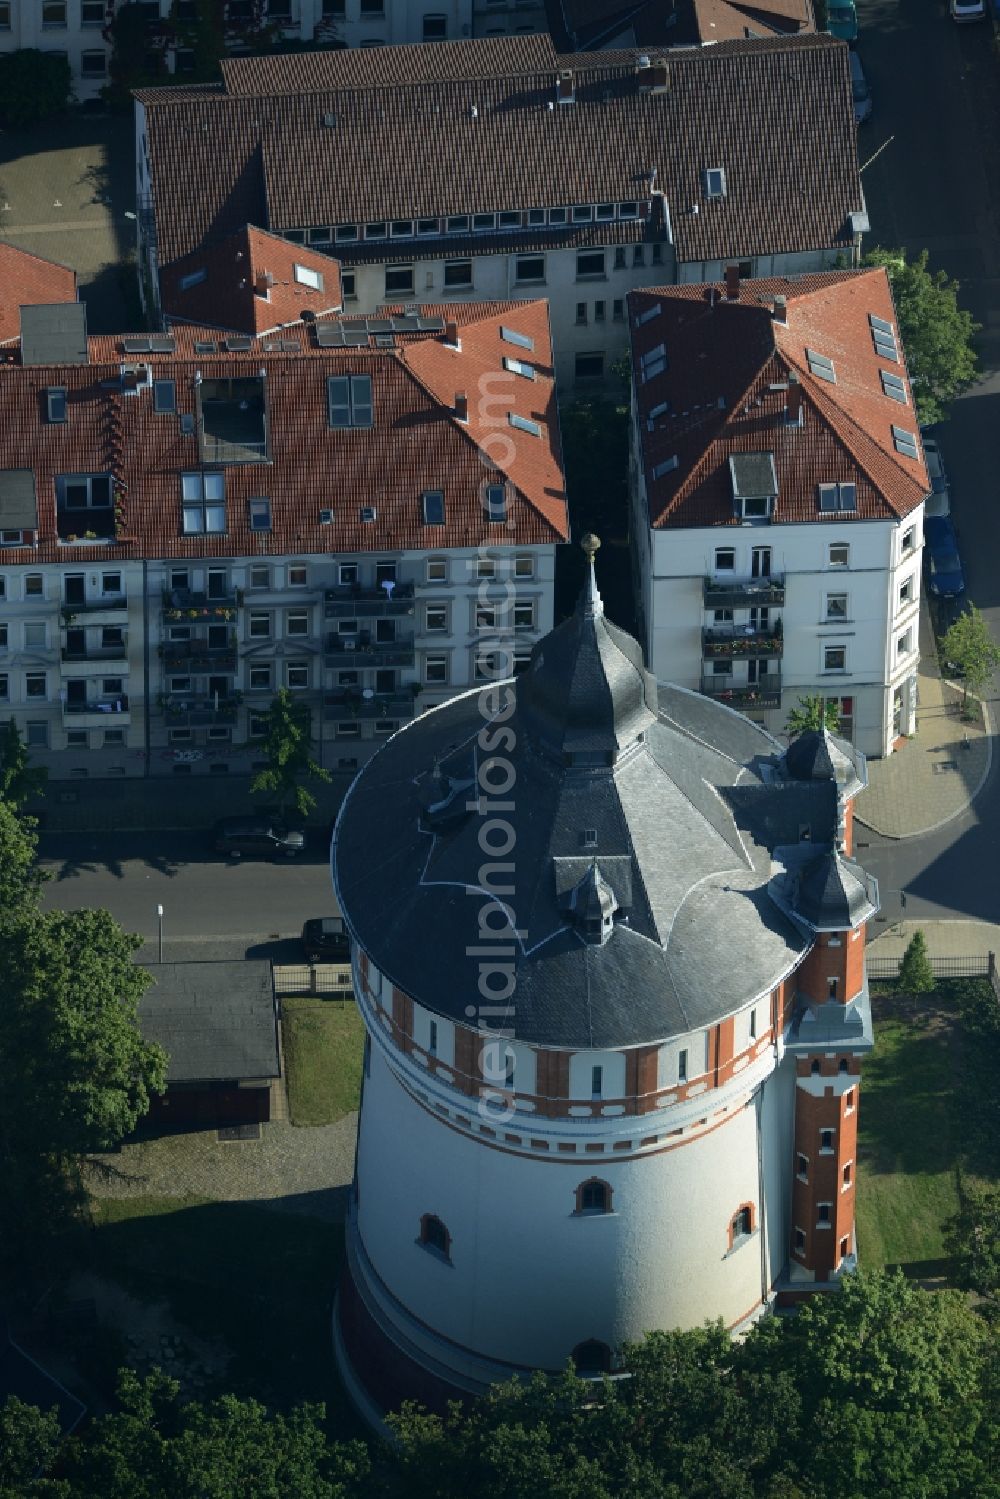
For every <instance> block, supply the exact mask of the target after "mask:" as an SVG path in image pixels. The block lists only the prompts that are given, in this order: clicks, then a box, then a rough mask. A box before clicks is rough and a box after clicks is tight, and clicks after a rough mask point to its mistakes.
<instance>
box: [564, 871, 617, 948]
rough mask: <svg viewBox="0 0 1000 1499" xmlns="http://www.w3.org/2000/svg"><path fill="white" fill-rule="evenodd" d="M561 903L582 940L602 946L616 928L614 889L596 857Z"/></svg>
mask: <svg viewBox="0 0 1000 1499" xmlns="http://www.w3.org/2000/svg"><path fill="white" fill-rule="evenodd" d="M560 905H562V906H563V907H564V909H565V910H567V911H568V912H569V913H570V917H571V920H572V921H573V924H574V926H575V928H576V930H577V932H578V934H579V935H580V936H581V937H582V938H583V940H584V942H589V943H591V944H592V945H594V946H595V947H603V946H604V944H605V943H606V942H607V941H608V939H609V938H610V937H611V934H612V933H613V931H614V929H615V912H616V911H617V910H618V901H617V899H616V897H615V892H614V891H613V890H612V888H611V886H610V885H609V884H608V882H607V880H606V879H605V878H604V876H603V875H602V874H601V869H600V865H599V864H598V862H597V860H596V859H594V860H593V862H592V863H591V864H590V866H589V868H588V869H587V871H586V873H585V874H584V875H583V876H582V878H581V879H580V880H579V881H578V882H577V883H576V884H575V885H574V886H573V887H572V889H571V890H567V892H566V894H565V895H564V896H563V897H562V899H561V901H560Z"/></svg>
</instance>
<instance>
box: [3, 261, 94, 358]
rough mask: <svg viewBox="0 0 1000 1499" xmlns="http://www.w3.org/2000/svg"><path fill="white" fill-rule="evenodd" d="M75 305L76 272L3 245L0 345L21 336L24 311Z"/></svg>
mask: <svg viewBox="0 0 1000 1499" xmlns="http://www.w3.org/2000/svg"><path fill="white" fill-rule="evenodd" d="M75 301H76V272H75V271H71V270H70V269H69V267H68V266H65V265H57V264H56V262H55V261H54V260H43V259H42V258H41V256H40V255H31V254H29V252H28V251H27V250H19V249H18V248H17V246H16V245H8V244H3V243H0V344H3V343H9V342H11V340H12V339H15V338H18V337H19V336H20V333H21V314H20V309H21V308H22V307H35V306H38V305H40V304H44V303H54V302H75Z"/></svg>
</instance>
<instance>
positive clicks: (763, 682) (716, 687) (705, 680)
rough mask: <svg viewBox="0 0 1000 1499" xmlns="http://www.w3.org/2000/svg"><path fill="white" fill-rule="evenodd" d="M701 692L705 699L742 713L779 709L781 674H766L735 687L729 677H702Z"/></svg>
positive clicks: (776, 672) (775, 672)
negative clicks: (714, 699)
mask: <svg viewBox="0 0 1000 1499" xmlns="http://www.w3.org/2000/svg"><path fill="white" fill-rule="evenodd" d="M701 690H702V692H703V693H704V694H705V696H706V697H713V698H716V699H717V700H718V701H719V702H722V703H725V704H726V706H727V707H728V708H739V709H740V710H741V712H742V711H747V710H753V709H754V708H780V707H781V673H780V672H778V671H774V672H768V673H767V675H766V676H762V677H760V679H759V680H758V681H757V682H741V683H739V685H738V686H737V685H735V684H734V683H733V680H732V678H731V677H711V676H709V677H702V679H701Z"/></svg>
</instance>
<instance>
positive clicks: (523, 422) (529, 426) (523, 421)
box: [507, 411, 542, 437]
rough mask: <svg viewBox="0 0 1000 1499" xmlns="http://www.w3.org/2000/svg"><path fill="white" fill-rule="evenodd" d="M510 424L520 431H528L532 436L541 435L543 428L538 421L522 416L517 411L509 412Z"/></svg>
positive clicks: (508, 419)
mask: <svg viewBox="0 0 1000 1499" xmlns="http://www.w3.org/2000/svg"><path fill="white" fill-rule="evenodd" d="M507 421H508V424H509V425H510V426H511V427H514V428H515V429H516V430H517V431H518V432H527V433H528V435H529V436H530V437H541V435H542V429H541V427H540V426H539V424H538V422H533V421H532V420H531V418H530V417H527V416H520V415H518V413H517V412H516V411H512V412H510V413H509V415H508V417H507Z"/></svg>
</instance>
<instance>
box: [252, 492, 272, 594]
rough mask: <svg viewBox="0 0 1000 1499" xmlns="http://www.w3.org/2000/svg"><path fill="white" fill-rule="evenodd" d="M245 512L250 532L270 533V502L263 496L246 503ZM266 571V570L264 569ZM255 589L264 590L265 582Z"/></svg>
mask: <svg viewBox="0 0 1000 1499" xmlns="http://www.w3.org/2000/svg"><path fill="white" fill-rule="evenodd" d="M247 510H248V512H249V517H250V529H251V531H270V529H271V501H270V500H268V499H265V498H264V497H263V496H257V498H255V499H252V500H248V501H247ZM265 571H266V569H265ZM254 586H255V587H261V588H266V587H267V582H266V581H265V582H264V583H261V584H255V585H254Z"/></svg>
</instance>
